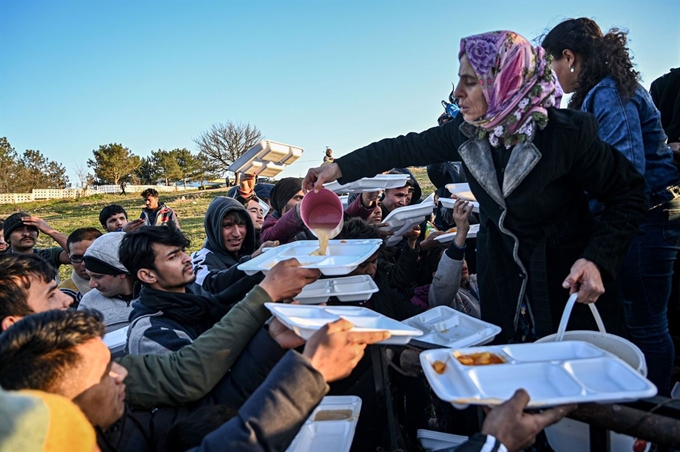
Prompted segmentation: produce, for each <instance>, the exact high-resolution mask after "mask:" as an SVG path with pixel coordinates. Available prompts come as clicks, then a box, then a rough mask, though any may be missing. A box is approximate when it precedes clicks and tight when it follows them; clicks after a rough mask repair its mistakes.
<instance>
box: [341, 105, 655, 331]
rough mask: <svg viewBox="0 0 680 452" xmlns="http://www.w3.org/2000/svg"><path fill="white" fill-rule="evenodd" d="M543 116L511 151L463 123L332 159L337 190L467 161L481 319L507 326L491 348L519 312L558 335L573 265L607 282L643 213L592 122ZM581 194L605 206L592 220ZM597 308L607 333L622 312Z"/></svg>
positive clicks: (581, 315) (626, 170) (633, 184)
mask: <svg viewBox="0 0 680 452" xmlns="http://www.w3.org/2000/svg"><path fill="white" fill-rule="evenodd" d="M548 116H549V121H548V125H547V126H546V128H545V129H544V130H541V131H539V132H538V133H537V134H536V137H535V139H534V141H533V143H520V144H517V145H515V146H513V148H511V149H509V150H506V149H504V148H503V147H501V148H500V149H493V148H492V147H491V146H490V145H489V142H488V140H486V139H477V138H476V137H475V136H474V127H473V126H471V125H470V124H467V123H464V122H463V119H462V117H460V115H459V117H458V118H456V120H454V121H452V122H450V123H447V124H445V125H443V126H441V127H434V128H432V129H429V130H426V131H424V132H422V133H419V134H418V133H410V134H408V135H405V136H400V137H397V138H394V139H386V140H382V141H379V142H376V143H373V144H370V145H368V146H366V147H364V148H361V149H359V150H357V151H355V152H353V153H351V154H348V155H346V156H344V157H341V158H339V159H337V160H336V161H335V162H336V163H337V164H338V165H339V167H340V169H341V171H342V174H343V177H342V178H341V179H340V183H343V184H344V183H347V182H351V181H353V180H356V179H359V178H361V177H366V176H372V175H375V174H376V173H378V172H380V171H384V170H386V169H388V166H415V165H418V166H422V165H427V164H431V163H438V162H444V161H449V160H454V161H455V160H460V161H462V162H463V166H464V170H465V173H466V174H467V176H468V181H469V183H470V188H471V190H472V192H473V193H474V195H475V196H476V198H477V201H478V202H479V203H480V223H481V229H480V232H479V234H478V236H477V251H478V257H477V259H478V262H477V265H478V269H477V273H478V277H479V286H480V299H481V307H482V319H484V320H486V321H489V322H491V323H494V324H496V325H499V326H501V327H502V328H503V332H502V333H501V334H500V335H499V336H497V342H506V341H509V340H510V339H511V338H512V337H513V336H514V333H515V330H516V328H517V322H518V317H519V309H520V305H522V304H524V305H526V306H527V307H528V309H529V312H530V313H531V315H532V318H533V321H534V324H535V328H536V333H537V335H538V336H539V337H541V336H545V335H547V334H551V333H554V332H555V331H556V329H557V325H558V323H559V318H560V316H561V314H562V310H563V308H564V305H565V303H566V300H567V298H568V295H569V294H568V292H567V291H566V290H565V289H563V288H562V287H561V284H562V281H563V280H564V278H565V277H566V276H567V275H568V274H569V271H570V268H571V266H572V265H573V263H574V262H575V261H576V260H577V259H579V258H585V259H588V260H590V261H592V262H594V263H595V264H596V265H597V266H598V267H599V269H600V272H601V274H602V277H603V280H604V281H605V282H611V281H613V279H614V277H615V275H616V272H617V270H618V268H619V266H620V263H621V261H622V259H623V257H624V256H625V254H626V251H627V247H628V245H629V243H630V240H631V238H632V236H633V234H634V233H635V232H636V231H637V229H638V226H639V224H640V222H641V221H642V220H643V218H644V216H645V214H646V210H647V199H646V195H645V191H644V179H643V178H642V176H640V175H639V174H638V173H637V172H636V171H635V169H634V168H633V166H632V165H631V164H630V162H628V160H626V159H625V157H623V156H622V155H621V154H620V153H618V152H616V151H615V150H614V149H613V148H611V147H610V146H609V145H608V144H606V143H604V142H602V141H600V140H599V138H598V136H597V122H596V120H595V118H594V117H593V116H592V115H590V114H587V113H582V112H577V111H573V110H558V109H554V108H550V109H548ZM586 192H587V193H588V194H589V195H590V196H592V197H594V198H597V199H599V200H600V201H602V202H603V203H604V204H605V205H606V206H607V207H606V209H605V211H604V212H602V215H601V216H599V217H598V219H597V221H596V220H595V219H594V217H593V215H592V214H591V212H590V210H589V209H588V203H587V200H586ZM600 301H603V302H604V303H598V308H599V310H600V312H601V314H602V317H603V320H604V321H605V325H607V326H611V325H612V323H611V322H612V321H613V315H614V314H613V313H614V312H618V311H619V306H617V305H616V300H615V299H613V298H612V297H609V298H608V299H606V297H605V299H602V300H600ZM608 304H609V305H608ZM577 308H578V309H577V310H576V311H575V313H574V314H572V318H573V320H572V322H570V325H571V327H572V328H578V329H592V328H594V327H595V324H594V321H593V320H592V316H591V315H590V313H589V312H588V311H589V310H588V309H587V307H586V306H585V305H580V306H577Z"/></svg>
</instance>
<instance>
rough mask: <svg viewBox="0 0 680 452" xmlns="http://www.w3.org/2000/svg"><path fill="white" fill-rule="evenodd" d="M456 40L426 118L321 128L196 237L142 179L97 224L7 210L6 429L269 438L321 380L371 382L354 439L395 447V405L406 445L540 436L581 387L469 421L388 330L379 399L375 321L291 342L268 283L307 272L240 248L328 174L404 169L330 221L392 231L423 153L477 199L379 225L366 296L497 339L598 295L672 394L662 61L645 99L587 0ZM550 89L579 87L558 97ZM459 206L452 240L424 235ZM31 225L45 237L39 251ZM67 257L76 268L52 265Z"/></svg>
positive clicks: (442, 194) (131, 436)
mask: <svg viewBox="0 0 680 452" xmlns="http://www.w3.org/2000/svg"><path fill="white" fill-rule="evenodd" d="M458 58H459V61H460V68H459V73H458V76H459V79H460V80H459V82H458V84H457V85H456V86H455V87H454V90H453V92H452V93H451V96H450V97H449V102H446V101H444V102H443V104H444V107H445V112H444V113H443V114H442V116H441V117H440V118H439V121H438V122H439V124H438V125H436V126H435V127H433V128H431V129H428V130H426V131H424V132H421V133H411V134H408V135H405V136H401V137H397V138H392V139H385V140H381V141H377V142H375V143H372V144H370V145H368V146H366V147H363V148H361V149H358V150H356V151H354V152H352V153H349V154H347V155H344V156H342V157H338V158H335V157H334V156H333V155H332V151H331V150H330V149H327V151H326V153H325V157H324V161H323V164H322V165H321V166H319V167H317V168H312V169H310V170H309V171H308V173H307V176H306V177H305V178H304V180H303V179H300V178H291V177H289V178H283V179H281V180H279V181H278V182H276V183H275V184H265V183H257V180H256V178H254V177H252V176H248V175H242V177H241V178H240V185H238V186H235V187H233V188H232V189H230V190H229V192H228V193H227V196H225V197H216V198H215V199H213V201H212V202H211V203H210V205H209V207H208V208H207V211H206V213H205V221H204V229H205V241H204V243H203V244H202V247H200V249H198V250H197V251H195V252H193V253H191V254H188V253H187V250H189V249H190V248H191V243H190V242H189V240H188V239H187V237H186V236H185V235H184V234H183V233H182V231H181V230H180V226H179V222H178V218H177V215H176V214H175V213H174V211H173V210H172V209H170V208H169V207H168V206H166V205H165V204H163V203H161V202H160V200H159V195H158V192H157V191H155V190H153V189H147V190H145V191H144V192H143V193H142V197H143V198H144V201H145V208H144V209H143V211H142V214H141V216H140V218H138V219H136V220H132V221H130V220H129V218H128V214H127V212H126V211H125V209H123V208H122V207H121V206H118V205H109V206H106V207H105V208H104V209H102V211H101V213H100V216H99V222H100V224H101V227H102V229H101V230H99V229H97V228H79V229H76V230H75V231H72V232H71V233H70V234H68V235H66V234H63V233H61V232H59V231H57V230H55V229H54V228H52V227H51V226H50V225H49V224H48V223H47V222H45V221H44V220H43V219H41V218H39V217H36V216H33V215H30V214H29V213H26V212H17V213H14V214H12V215H10V216H9V217H8V218H6V219H5V220H4V222H3V223H1V224H0V229H2V237H3V241H2V242H0V252H1V253H2V254H0V331H1V333H0V387H1V389H0V399H1V402H0V450H38V449H40V448H42V447H47V445H48V444H50V445H52V446H53V447H56V449H60V448H61V450H66V449H68V450H73V451H76V450H88V451H90V450H96V448H99V450H102V451H146V450H149V451H151V450H168V451H184V450H205V451H209V450H217V449H219V450H280V451H284V450H286V448H287V447H288V446H289V445H290V444H291V442H292V441H293V439H294V438H295V436H296V435H297V434H298V432H299V431H300V428H301V426H302V425H303V423H304V422H305V421H306V419H307V418H308V417H309V416H310V414H311V413H312V411H313V410H314V409H315V407H316V406H317V405H318V404H319V403H320V401H321V400H322V398H323V397H324V396H326V395H357V396H360V397H361V398H362V402H363V403H362V407H361V413H360V416H359V420H358V424H357V429H356V434H355V437H354V441H353V444H352V450H354V451H362V450H366V451H375V450H379V448H381V447H386V446H387V444H386V443H385V438H386V436H389V432H387V425H388V422H389V421H388V418H389V417H390V416H394V417H395V418H396V419H397V423H398V424H399V425H401V426H402V428H403V436H404V442H405V445H406V447H407V448H408V449H409V450H417V449H418V447H419V446H418V445H417V440H416V436H415V431H416V429H419V428H435V429H439V430H443V431H449V432H457V433H465V434H466V435H470V439H469V440H468V442H467V443H465V444H464V445H462V446H461V447H460V448H459V449H457V450H460V451H503V450H505V451H517V450H521V449H522V448H524V447H528V446H530V445H531V444H533V443H534V441H535V439H536V437H537V435H539V434H540V432H541V430H542V429H543V428H545V427H546V426H547V425H550V424H552V423H554V422H556V421H558V420H559V419H561V418H562V417H564V416H565V415H567V414H568V413H569V411H570V410H572V409H573V408H574V407H573V406H560V407H555V408H551V409H547V410H544V411H542V412H540V413H527V412H524V407H526V405H527V404H528V402H529V396H528V394H527V393H526V392H525V391H524V390H522V389H521V388H517V392H516V393H515V395H514V396H513V397H512V398H511V399H509V400H508V401H506V402H505V403H503V404H501V405H499V406H497V407H495V408H493V409H491V410H490V411H489V412H488V413H487V415H486V416H485V417H484V419H483V423H481V430H480V431H479V432H476V431H474V429H470V427H469V425H470V424H471V423H472V424H474V422H470V419H477V416H478V415H479V412H478V411H477V410H465V411H462V412H456V411H455V410H453V409H451V407H450V406H446V403H445V402H441V401H438V400H437V399H436V397H435V396H433V395H432V393H431V391H430V390H429V387H428V385H427V382H426V380H425V378H424V376H423V375H422V373H416V374H413V373H409V372H408V371H404V370H403V369H400V359H401V357H402V354H404V352H405V350H406V349H405V347H401V346H400V347H387V348H386V349H381V350H383V351H384V353H385V355H384V356H385V359H386V360H387V361H389V364H390V366H389V369H390V371H389V372H390V374H391V376H392V378H393V385H392V386H391V391H390V392H389V393H388V394H387V397H389V398H391V399H393V402H394V406H395V407H396V408H395V410H394V411H395V412H394V413H387V412H385V406H384V405H383V404H382V403H381V397H380V395H379V394H377V393H376V387H375V384H374V379H375V368H376V366H382V363H380V362H377V361H376V359H377V358H376V356H378V355H376V354H373V353H367V351H368V350H374V349H375V347H376V346H373V347H372V348H370V349H367V347H369V346H372V344H375V343H376V342H380V341H383V340H385V339H387V338H388V337H389V333H388V332H384V331H373V332H357V331H353V330H352V325H351V323H349V322H348V321H347V320H339V321H336V322H333V323H329V324H327V325H326V326H324V327H323V328H321V329H319V330H318V331H317V332H316V333H315V334H314V335H313V336H312V337H311V338H310V339H309V340H307V341H304V340H302V339H301V338H300V337H299V336H297V335H296V334H295V333H294V332H293V331H292V330H290V329H288V328H287V327H286V326H285V325H283V324H282V323H281V322H280V321H279V320H277V319H276V318H273V317H270V315H269V311H268V310H267V309H266V308H265V306H264V304H265V303H268V302H276V303H279V302H280V303H290V302H293V301H294V300H295V297H296V296H297V295H298V294H299V293H300V292H301V291H302V290H303V288H304V287H305V286H306V285H308V284H310V283H312V282H314V281H316V280H317V279H319V278H320V277H322V276H321V273H320V272H319V270H317V269H311V268H305V267H303V266H301V265H300V263H299V262H298V261H297V260H295V259H289V260H285V261H282V262H279V263H277V264H276V265H274V266H273V267H272V268H271V269H270V271H269V272H267V273H266V275H265V274H262V273H257V274H253V275H248V274H246V273H244V272H243V271H241V270H239V268H238V266H239V264H241V263H244V262H246V261H248V260H250V259H253V258H255V257H257V256H258V255H260V254H261V253H263V252H265V250H266V249H267V248H271V247H276V246H280V245H281V244H286V243H290V242H293V241H296V240H315V236H314V235H313V234H312V233H311V231H310V230H309V229H308V228H307V226H306V225H305V223H304V222H303V221H302V218H301V214H300V206H301V202H302V200H303V199H304V197H305V194H306V193H307V192H308V191H311V190H318V189H320V188H321V187H322V186H323V184H324V183H326V182H332V181H335V180H338V181H339V182H341V183H348V182H352V181H355V180H357V179H359V178H361V177H371V176H375V175H377V174H379V173H382V172H390V173H393V174H403V175H405V176H406V177H405V180H406V182H405V184H404V186H402V187H397V188H389V189H386V190H384V191H374V192H364V193H359V194H352V195H350V196H349V197H348V198H347V203H346V207H345V211H344V216H345V218H344V225H343V227H342V230H341V231H340V233H339V235H338V237H337V238H338V239H342V240H351V239H387V237H389V235H390V232H389V229H387V228H386V227H385V226H386V225H385V224H384V223H383V220H384V219H385V218H386V217H387V216H388V215H389V214H390V213H391V212H393V211H395V210H396V209H399V208H401V207H404V206H409V205H415V204H418V203H420V202H421V201H422V200H423V199H424V198H425V197H426V196H425V195H426V194H424V193H422V189H421V187H420V185H419V183H418V181H417V180H416V178H415V177H414V176H413V174H412V173H411V172H410V171H409V170H408V169H407V167H409V166H428V175H429V176H430V179H431V181H432V183H433V184H434V185H435V187H436V192H435V195H436V197H435V199H438V198H449V197H454V198H455V196H454V195H452V194H451V193H450V192H448V190H447V188H446V185H447V184H448V183H458V182H467V183H469V185H470V189H471V191H472V192H473V193H474V195H475V197H476V200H477V201H478V203H479V212H478V213H473V212H472V210H473V206H472V203H470V202H469V201H467V200H464V199H456V201H455V203H454V205H453V208H446V207H444V206H443V205H442V204H440V203H438V204H437V207H436V208H435V209H434V212H433V214H432V215H431V216H430V217H424V218H423V221H422V222H421V223H419V224H416V225H415V226H414V227H413V230H411V231H409V232H407V233H405V234H404V235H403V237H402V239H401V240H400V241H399V242H398V243H395V244H393V245H391V246H386V244H385V241H383V245H382V246H380V248H379V249H378V250H377V251H376V252H375V253H374V254H373V255H372V256H370V257H369V258H368V259H366V260H365V261H364V262H363V263H361V264H360V265H359V266H358V267H357V268H356V269H355V270H354V271H353V272H351V273H350V275H368V276H370V278H371V279H372V280H373V281H374V282H375V284H376V285H377V287H378V289H379V290H378V291H377V292H376V293H374V294H373V295H371V296H370V298H369V299H368V300H366V301H363V302H357V303H356V304H357V305H361V306H363V307H366V308H369V309H372V310H374V311H377V312H379V313H380V314H383V315H385V316H388V317H390V318H392V319H395V320H399V321H401V320H404V319H407V318H409V317H412V316H414V315H418V314H420V313H422V312H424V311H426V310H427V309H430V308H432V307H436V306H442V305H443V306H449V307H451V308H453V309H456V310H458V311H461V312H463V313H465V314H467V315H470V316H473V317H476V318H481V319H483V320H485V321H488V322H490V323H493V324H495V325H498V326H500V327H501V328H502V331H501V333H500V334H499V335H498V336H496V338H495V342H496V343H510V342H533V341H534V340H536V339H539V338H541V337H544V336H546V335H549V334H552V333H554V332H555V331H556V329H557V325H558V324H559V321H560V318H561V316H562V311H563V309H564V306H565V303H566V301H567V298H568V297H569V295H570V294H574V293H575V294H577V297H578V298H577V301H578V302H579V303H578V305H577V308H576V309H575V311H574V315H573V317H572V319H571V321H570V328H572V329H597V328H596V325H595V321H594V319H593V318H592V316H591V315H590V310H589V309H587V306H586V305H587V304H589V303H595V302H597V307H598V310H599V312H600V314H601V315H602V318H603V320H604V322H605V325H606V327H607V331H609V332H611V333H614V334H618V335H621V336H623V337H629V338H630V339H631V340H632V341H633V342H634V343H635V344H636V345H637V346H638V347H640V349H641V350H642V351H643V353H644V355H645V358H646V361H647V367H648V369H649V379H650V380H651V381H652V382H653V383H654V384H655V385H656V386H657V388H658V390H659V393H660V394H661V395H664V396H668V395H670V390H671V376H672V370H673V362H674V358H675V351H674V348H673V342H672V340H671V336H670V333H669V330H668V316H667V309H668V306H669V300H671V291H672V287H673V284H677V282H674V279H673V269H674V265H675V261H676V257H677V253H678V250H679V249H680V248H679V246H680V216H679V213H680V186H679V184H680V170H678V167H677V166H676V165H675V164H674V158H673V149H675V150H677V147H678V143H679V142H680V135H679V133H680V132H678V127H677V126H678V120H680V111H679V109H680V101H678V99H680V94H678V92H679V91H680V86H678V85H679V84H680V83H679V81H678V80H679V78H678V72H677V70H674V71H672V72H671V73H670V74H668V75H667V76H665V77H664V78H662V79H659V80H658V81H656V82H655V83H654V84H653V86H652V88H653V89H652V92H653V94H654V99H653V98H652V96H650V94H649V92H648V91H646V90H645V89H644V88H643V87H642V86H641V85H640V83H639V74H638V73H637V72H636V71H635V70H634V68H633V65H632V63H631V60H630V56H629V54H628V49H627V47H626V35H625V33H623V32H621V31H619V30H615V29H614V30H611V31H609V32H607V33H603V32H602V31H601V29H600V28H599V26H598V25H597V24H596V23H595V22H593V21H592V20H590V19H584V18H581V19H569V20H566V21H564V22H562V23H561V24H559V25H558V26H556V27H555V28H554V29H553V30H551V31H550V32H549V33H548V34H546V35H545V37H544V39H543V41H542V44H541V46H533V45H531V44H530V43H529V42H528V41H527V40H526V39H525V38H523V37H522V36H520V35H518V34H516V33H514V32H510V31H500V32H490V33H484V34H480V35H475V36H470V37H466V38H463V39H462V40H461V43H460V49H459V54H458ZM565 92H566V93H573V95H572V97H571V99H570V101H569V105H568V108H559V107H560V98H561V96H562V94H563V93H565ZM672 96H676V97H675V100H673V99H671V97H672ZM657 106H658V107H657ZM659 110H661V112H660V111H659ZM669 116H670V118H669ZM669 142H670V145H669ZM471 224H477V225H478V227H479V232H478V234H477V236H476V238H472V237H468V233H469V231H470V226H471ZM453 227H455V230H456V235H455V238H454V239H453V240H452V241H451V242H450V243H446V242H442V241H439V240H437V237H439V236H441V235H442V234H445V233H447V232H448V231H449V230H451V228H453ZM41 232H42V233H43V234H46V235H48V236H50V237H51V238H52V239H53V240H54V241H55V242H56V243H57V244H58V246H56V247H53V248H46V249H38V248H36V240H37V237H38V234H39V233H41ZM61 265H71V266H72V272H71V276H70V278H69V279H67V280H64V281H59V277H58V272H59V267H60V266H61ZM328 303H329V304H334V303H338V301H337V300H335V299H334V298H333V297H331V298H330V300H329V301H328ZM122 328H127V333H126V334H127V341H126V344H125V347H124V350H123V351H122V352H116V353H115V356H112V354H111V351H110V350H109V348H108V347H107V345H106V344H105V343H104V341H103V337H104V336H105V335H106V334H108V333H112V332H115V331H117V330H120V329H122ZM74 404H75V405H76V406H77V408H79V409H74V406H73V405H74ZM83 415H84V416H83ZM57 420H58V422H56V421H57ZM93 432H94V433H93ZM386 432H387V433H386ZM62 446H63V447H62ZM539 450H540V449H539Z"/></svg>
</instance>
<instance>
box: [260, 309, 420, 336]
mask: <svg viewBox="0 0 680 452" xmlns="http://www.w3.org/2000/svg"><path fill="white" fill-rule="evenodd" d="M265 306H266V307H267V309H269V310H270V311H271V313H272V314H273V315H274V316H275V317H276V318H277V319H279V320H280V321H281V323H283V324H284V325H286V326H287V327H288V328H290V329H291V330H293V331H294V332H295V334H297V335H298V336H300V337H301V338H303V339H305V340H306V339H309V338H310V337H311V336H312V335H313V334H314V333H315V332H316V331H317V330H318V329H320V328H321V327H323V326H324V325H326V324H327V323H330V322H334V321H336V320H338V319H340V318H344V319H347V320H349V321H350V322H352V324H353V325H354V328H353V329H352V330H353V331H383V330H384V331H389V332H390V334H391V335H392V336H391V337H390V338H388V339H386V340H384V341H381V342H379V344H407V343H408V342H409V341H410V340H411V338H412V337H415V336H422V335H423V332H422V331H420V330H419V329H417V328H413V327H411V326H408V325H405V324H403V323H401V322H397V321H396V320H393V319H391V318H389V317H386V316H384V315H382V314H379V313H377V312H375V311H372V310H370V309H368V308H362V307H358V306H310V305H295V304H282V303H265Z"/></svg>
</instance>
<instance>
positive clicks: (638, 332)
mask: <svg viewBox="0 0 680 452" xmlns="http://www.w3.org/2000/svg"><path fill="white" fill-rule="evenodd" d="M679 245H680V198H676V199H674V200H671V201H669V202H667V203H665V204H663V205H660V206H657V207H656V208H654V209H652V210H650V211H649V213H648V214H647V218H646V219H645V221H644V222H643V223H642V225H641V226H640V230H639V231H638V232H637V234H635V237H634V238H633V241H632V242H631V244H630V248H629V249H628V254H627V255H626V258H625V260H624V262H623V266H622V267H621V272H620V273H619V278H618V279H619V285H620V288H621V296H622V297H623V303H624V311H625V314H626V325H627V326H628V329H629V330H630V335H631V338H632V340H633V342H634V343H635V344H636V345H637V346H638V347H640V349H641V350H642V352H643V353H644V355H645V360H646V361H647V369H648V378H649V379H650V380H651V381H652V383H654V384H655V385H656V386H657V388H658V389H659V394H660V395H664V396H668V395H670V384H671V374H672V372H673V362H674V360H675V350H674V347H673V341H672V340H671V336H670V333H669V331H668V316H667V313H666V309H667V307H668V299H669V297H670V293H671V283H672V278H673V264H674V263H675V259H676V257H677V255H678V250H680V246H679Z"/></svg>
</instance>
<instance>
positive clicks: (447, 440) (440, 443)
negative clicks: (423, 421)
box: [417, 429, 468, 451]
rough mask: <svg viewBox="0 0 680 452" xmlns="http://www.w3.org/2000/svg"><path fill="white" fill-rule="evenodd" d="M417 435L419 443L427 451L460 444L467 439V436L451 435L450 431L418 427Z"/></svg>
mask: <svg viewBox="0 0 680 452" xmlns="http://www.w3.org/2000/svg"><path fill="white" fill-rule="evenodd" d="M417 436H418V441H420V445H421V446H423V448H424V449H425V450H427V451H436V450H440V449H445V448H449V447H456V446H460V445H461V444H463V443H464V442H465V441H467V440H468V437H467V436H461V435H452V434H450V433H441V432H435V431H433V430H425V429H419V430H418V432H417Z"/></svg>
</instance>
